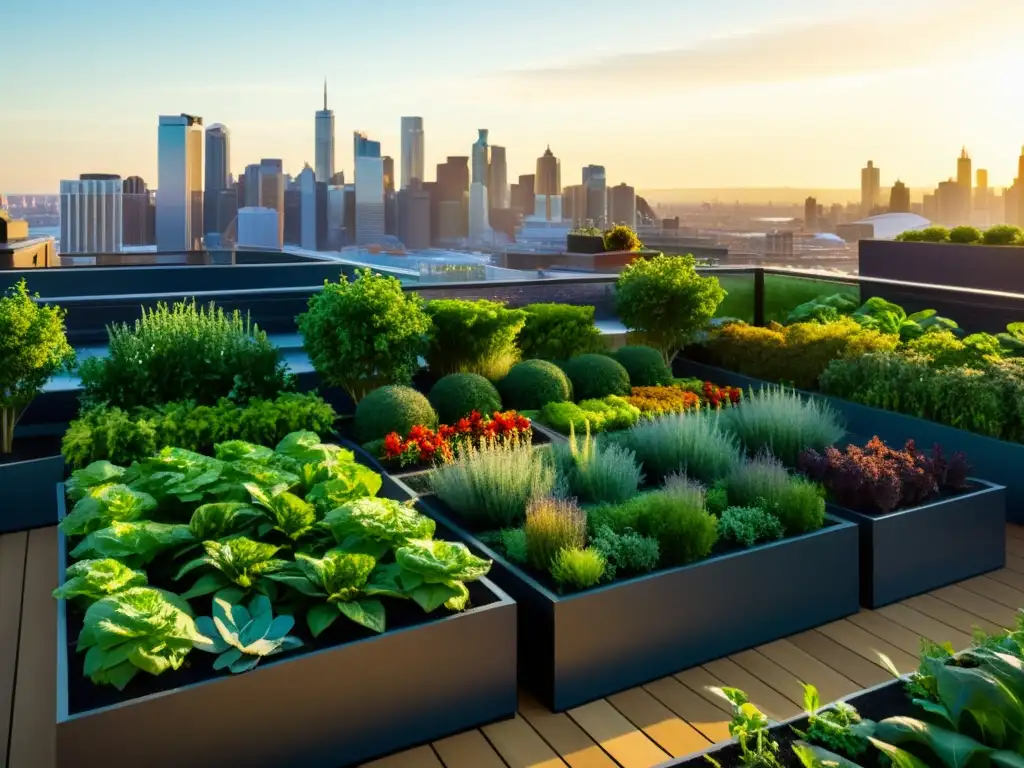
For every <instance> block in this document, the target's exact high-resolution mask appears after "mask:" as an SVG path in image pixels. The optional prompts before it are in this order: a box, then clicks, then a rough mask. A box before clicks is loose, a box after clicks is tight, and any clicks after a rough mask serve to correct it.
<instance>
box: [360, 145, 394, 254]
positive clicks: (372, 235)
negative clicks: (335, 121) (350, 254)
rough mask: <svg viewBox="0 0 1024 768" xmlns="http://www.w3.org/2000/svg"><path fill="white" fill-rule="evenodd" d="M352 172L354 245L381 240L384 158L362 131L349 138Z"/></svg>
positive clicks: (382, 229) (369, 243)
mask: <svg viewBox="0 0 1024 768" xmlns="http://www.w3.org/2000/svg"><path fill="white" fill-rule="evenodd" d="M353 144H354V146H353V149H354V151H355V171H356V183H355V194H356V221H355V225H356V238H355V240H356V244H357V245H373V244H377V243H382V242H383V241H384V235H385V224H384V222H385V218H386V217H385V215H384V214H385V212H384V159H383V158H382V157H381V156H380V142H379V141H371V140H370V139H369V137H367V135H366V134H365V133H359V132H358V131H357V132H356V133H355V135H354V137H353Z"/></svg>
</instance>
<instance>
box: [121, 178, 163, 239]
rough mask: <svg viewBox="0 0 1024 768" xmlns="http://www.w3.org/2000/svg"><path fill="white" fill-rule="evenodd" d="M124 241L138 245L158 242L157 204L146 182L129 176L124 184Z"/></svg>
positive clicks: (122, 202)
mask: <svg viewBox="0 0 1024 768" xmlns="http://www.w3.org/2000/svg"><path fill="white" fill-rule="evenodd" d="M121 198H122V200H121V208H122V211H123V212H124V215H123V217H122V238H123V239H122V243H123V245H125V246H131V247H138V246H143V245H154V244H155V243H156V239H155V237H156V229H155V227H156V204H155V201H154V199H153V198H154V196H153V195H152V194H151V193H150V191H149V187H148V186H146V182H145V181H144V180H143V179H142V178H141V177H139V176H129V177H128V178H127V179H125V180H124V182H123V184H122V196H121Z"/></svg>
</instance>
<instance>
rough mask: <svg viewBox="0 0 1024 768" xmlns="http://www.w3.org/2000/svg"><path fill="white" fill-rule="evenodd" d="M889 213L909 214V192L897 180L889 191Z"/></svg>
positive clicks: (904, 185) (905, 186)
mask: <svg viewBox="0 0 1024 768" xmlns="http://www.w3.org/2000/svg"><path fill="white" fill-rule="evenodd" d="M889 213H910V190H909V189H907V185H906V184H904V183H903V182H902V181H900V180H899V179H897V180H896V183H895V184H893V185H892V189H891V190H889Z"/></svg>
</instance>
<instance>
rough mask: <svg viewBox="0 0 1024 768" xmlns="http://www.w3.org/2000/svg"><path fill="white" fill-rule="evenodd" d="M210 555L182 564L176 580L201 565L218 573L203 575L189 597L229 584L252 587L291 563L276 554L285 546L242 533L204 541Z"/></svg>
mask: <svg viewBox="0 0 1024 768" xmlns="http://www.w3.org/2000/svg"><path fill="white" fill-rule="evenodd" d="M203 549H205V550H206V554H205V555H203V556H202V557H198V558H196V559H195V560H191V561H189V562H187V563H185V565H183V566H182V567H181V570H179V571H178V573H177V575H176V576H175V577H174V580H175V581H178V580H179V579H181V578H182V577H183V576H185V574H187V573H191V572H192V571H194V570H195V569H197V568H204V567H210V568H214V569H216V570H215V571H214V572H211V573H206V574H203V575H202V576H201V577H200V578H199V579H198V581H196V583H195V584H193V585H192V588H191V589H190V590H189V591H188V592H186V593H184V594H183V595H182V597H183V598H185V599H186V600H191V599H192V598H194V597H199V596H201V595H208V594H211V593H213V592H216V591H218V590H219V589H222V588H224V587H226V586H228V584H229V583H231V582H234V583H235V584H237V585H238V586H240V587H242V588H244V589H249V588H251V587H252V586H253V585H254V584H255V582H256V580H257V578H259V577H260V576H263V575H266V574H269V573H273V572H274V571H277V570H280V569H281V568H283V567H284V566H285V565H286V564H287V563H286V561H284V560H281V559H278V558H276V557H275V555H276V554H277V553H278V551H279V550H280V549H281V548H280V547H276V546H274V545H273V544H264V543H263V542H260V541H253V540H252V539H248V538H245V537H244V536H239V537H237V538H231V539H225V540H224V541H204V542H203Z"/></svg>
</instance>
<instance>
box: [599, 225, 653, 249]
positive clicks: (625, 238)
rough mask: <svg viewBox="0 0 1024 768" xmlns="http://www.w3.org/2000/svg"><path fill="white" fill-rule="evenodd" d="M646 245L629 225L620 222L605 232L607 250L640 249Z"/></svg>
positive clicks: (605, 247)
mask: <svg viewBox="0 0 1024 768" xmlns="http://www.w3.org/2000/svg"><path fill="white" fill-rule="evenodd" d="M643 247H644V244H643V243H641V242H640V238H639V237H637V236H636V232H634V231H633V230H632V229H630V228H629V227H627V226H625V225H624V224H619V225H617V226H614V227H612V228H611V229H609V230H606V231H605V233H604V249H605V250H606V251H639V250H640V249H641V248H643Z"/></svg>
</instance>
